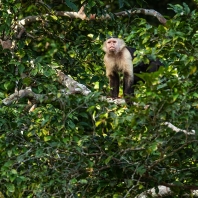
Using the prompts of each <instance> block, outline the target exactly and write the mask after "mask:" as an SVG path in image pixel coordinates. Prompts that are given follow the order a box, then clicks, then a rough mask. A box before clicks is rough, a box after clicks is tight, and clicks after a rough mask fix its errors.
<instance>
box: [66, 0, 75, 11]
mask: <svg viewBox="0 0 198 198" xmlns="http://www.w3.org/2000/svg"><path fill="white" fill-rule="evenodd" d="M65 3H66V5H67V6H68V7H69V8H70V9H72V10H74V11H78V7H77V6H76V5H75V4H74V3H73V2H72V1H70V0H65Z"/></svg>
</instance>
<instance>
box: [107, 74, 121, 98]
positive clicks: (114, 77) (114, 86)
mask: <svg viewBox="0 0 198 198" xmlns="http://www.w3.org/2000/svg"><path fill="white" fill-rule="evenodd" d="M109 83H110V88H111V97H112V98H117V97H118V94H119V86H120V80H119V74H118V73H117V72H113V73H112V74H110V75H109Z"/></svg>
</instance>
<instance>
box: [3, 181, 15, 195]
mask: <svg viewBox="0 0 198 198" xmlns="http://www.w3.org/2000/svg"><path fill="white" fill-rule="evenodd" d="M5 185H6V188H7V190H8V192H10V193H13V192H14V191H15V186H14V184H11V183H6V184H5Z"/></svg>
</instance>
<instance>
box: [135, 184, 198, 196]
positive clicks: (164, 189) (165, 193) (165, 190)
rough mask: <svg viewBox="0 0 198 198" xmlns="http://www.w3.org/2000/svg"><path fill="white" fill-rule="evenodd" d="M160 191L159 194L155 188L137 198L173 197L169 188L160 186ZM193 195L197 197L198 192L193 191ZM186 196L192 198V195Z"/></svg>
mask: <svg viewBox="0 0 198 198" xmlns="http://www.w3.org/2000/svg"><path fill="white" fill-rule="evenodd" d="M158 190H159V192H158V193H157V192H156V189H155V188H151V189H149V190H147V191H145V192H143V193H141V194H139V195H137V196H136V197H135V198H147V197H148V196H149V197H153V198H155V197H165V196H168V195H173V191H171V189H170V188H169V187H166V186H163V185H160V186H158ZM192 195H193V196H196V197H197V196H198V190H193V191H192ZM185 196H186V197H191V195H190V194H186V195H185Z"/></svg>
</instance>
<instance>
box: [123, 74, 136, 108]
mask: <svg viewBox="0 0 198 198" xmlns="http://www.w3.org/2000/svg"><path fill="white" fill-rule="evenodd" d="M133 85H134V79H133V77H132V76H131V75H129V74H128V73H127V72H125V73H124V79H123V93H124V98H125V101H126V103H127V104H128V105H131V104H132V100H131V96H134V86H133Z"/></svg>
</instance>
